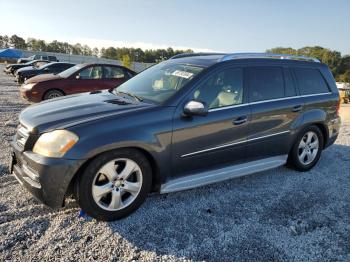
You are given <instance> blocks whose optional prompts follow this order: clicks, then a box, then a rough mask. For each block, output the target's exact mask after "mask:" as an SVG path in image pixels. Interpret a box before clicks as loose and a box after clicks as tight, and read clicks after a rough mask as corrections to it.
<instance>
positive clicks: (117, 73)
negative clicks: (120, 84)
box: [104, 66, 125, 79]
mask: <svg viewBox="0 0 350 262" xmlns="http://www.w3.org/2000/svg"><path fill="white" fill-rule="evenodd" d="M104 68H105V78H106V79H120V78H124V77H125V75H124V70H123V68H121V67H115V66H105V67H104Z"/></svg>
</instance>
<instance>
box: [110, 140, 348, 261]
mask: <svg viewBox="0 0 350 262" xmlns="http://www.w3.org/2000/svg"><path fill="white" fill-rule="evenodd" d="M349 163H350V146H345V145H339V144H335V145H333V146H331V147H330V148H328V149H327V150H325V151H324V152H323V154H322V157H321V159H320V162H319V163H318V164H317V166H315V167H314V168H313V169H312V170H311V171H309V172H305V173H300V172H297V171H294V170H291V169H288V168H286V167H280V168H277V169H274V170H270V171H265V172H261V173H258V174H254V175H250V176H246V177H242V178H236V179H231V180H228V181H225V182H221V183H217V184H214V185H210V186H205V187H201V188H198V189H193V190H188V191H183V192H178V193H172V194H167V195H153V196H152V197H149V198H148V199H147V200H146V202H145V203H144V204H143V205H142V206H141V208H140V209H139V210H137V211H136V212H135V213H133V214H131V215H130V216H129V217H127V218H125V219H123V220H119V221H116V222H111V223H108V226H109V227H110V229H111V230H112V232H113V233H114V234H115V235H117V236H121V237H123V238H124V239H125V240H127V241H128V242H129V243H130V244H131V245H132V246H133V247H134V248H135V253H134V258H133V259H136V260H137V259H138V258H139V257H140V256H142V254H141V252H142V251H145V250H147V251H150V252H152V253H153V254H154V255H155V257H159V256H165V255H166V256H170V257H174V258H175V259H193V260H214V261H217V260H219V261H232V260H238V261H241V260H244V261H247V260H249V261H266V260H269V261H276V260H278V261H280V260H286V259H288V258H292V257H293V256H297V257H298V256H300V258H302V255H303V252H302V250H306V251H305V252H306V253H305V254H304V255H308V254H309V253H307V252H308V251H307V248H311V244H310V243H305V242H303V240H302V238H301V237H299V238H298V236H300V235H303V234H311V235H312V234H316V232H318V231H322V232H323V233H324V234H326V235H327V234H328V235H327V236H328V237H329V243H321V242H322V241H323V240H322V239H321V238H317V239H316V240H315V241H316V243H313V244H312V245H318V248H320V249H324V250H321V251H319V252H326V251H327V248H328V247H329V245H330V246H333V247H334V248H335V249H336V248H340V250H343V251H344V253H345V255H346V254H347V253H346V252H350V247H349V246H346V243H349V241H350V237H349V236H348V237H347V235H350V229H349V230H348V231H346V230H345V231H344V228H343V227H341V226H339V225H341V224H342V223H345V224H347V223H349V222H350V221H349V218H350V204H348V205H344V201H346V202H345V203H350V192H349V191H350V178H349V175H348V174H350V164H349ZM320 210H323V211H322V212H320ZM323 212H324V214H323ZM327 230H328V231H327ZM339 234H340V235H341V236H342V237H343V238H342V240H339V241H338V242H337V241H335V242H334V243H331V242H332V240H331V239H334V236H335V235H339ZM296 235H297V236H296ZM282 240H283V241H282ZM344 243H345V244H344ZM307 245H310V246H308V247H307ZM291 246H293V247H294V249H291ZM312 248H314V247H312ZM332 255H333V256H334V254H331V255H330V258H331V256H332ZM333 258H334V257H333ZM140 259H142V257H141V258H140Z"/></svg>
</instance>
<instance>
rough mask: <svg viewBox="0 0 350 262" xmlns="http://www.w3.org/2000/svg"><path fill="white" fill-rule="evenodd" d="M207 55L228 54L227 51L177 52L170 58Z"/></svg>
mask: <svg viewBox="0 0 350 262" xmlns="http://www.w3.org/2000/svg"><path fill="white" fill-rule="evenodd" d="M206 55H226V54H225V53H182V54H177V55H174V56H172V57H170V58H169V59H177V58H183V57H191V56H206Z"/></svg>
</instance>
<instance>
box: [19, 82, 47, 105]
mask: <svg viewBox="0 0 350 262" xmlns="http://www.w3.org/2000/svg"><path fill="white" fill-rule="evenodd" d="M23 85H24V84H22V86H23ZM22 86H21V87H20V89H19V92H20V95H21V98H22V99H24V100H26V101H30V102H34V103H39V102H41V100H42V99H41V98H42V94H41V93H39V92H37V91H32V90H27V89H24V88H23V87H22Z"/></svg>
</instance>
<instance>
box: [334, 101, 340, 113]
mask: <svg viewBox="0 0 350 262" xmlns="http://www.w3.org/2000/svg"><path fill="white" fill-rule="evenodd" d="M339 109H340V100H338V101H337V105H336V106H335V111H336V112H337V115H338V116H339Z"/></svg>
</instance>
